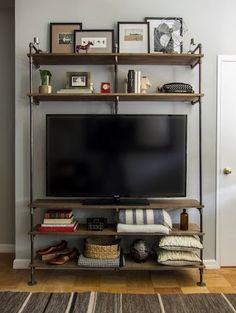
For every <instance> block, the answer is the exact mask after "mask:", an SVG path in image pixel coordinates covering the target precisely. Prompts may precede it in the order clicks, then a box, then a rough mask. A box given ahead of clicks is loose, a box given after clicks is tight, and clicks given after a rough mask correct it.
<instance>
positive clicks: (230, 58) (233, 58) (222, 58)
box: [216, 55, 236, 267]
mask: <svg viewBox="0 0 236 313" xmlns="http://www.w3.org/2000/svg"><path fill="white" fill-rule="evenodd" d="M225 62H236V55H218V60H217V122H216V123H217V124H216V134H217V151H216V157H217V162H216V263H217V265H218V267H220V266H221V250H220V248H221V245H220V238H221V236H220V235H221V224H220V217H221V210H220V200H221V191H220V178H221V175H222V173H221V169H220V146H221V142H220V138H221V109H222V106H221V104H222V103H221V95H222V91H221V87H222V79H221V74H222V65H223V63H225Z"/></svg>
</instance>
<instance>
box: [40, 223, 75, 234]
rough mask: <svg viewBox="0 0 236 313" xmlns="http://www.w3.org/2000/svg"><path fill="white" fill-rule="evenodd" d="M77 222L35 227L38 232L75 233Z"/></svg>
mask: <svg viewBox="0 0 236 313" xmlns="http://www.w3.org/2000/svg"><path fill="white" fill-rule="evenodd" d="M77 226H78V222H77V221H74V222H73V223H72V224H69V225H45V224H41V225H38V226H37V227H36V230H37V231H40V232H74V231H76V229H77Z"/></svg>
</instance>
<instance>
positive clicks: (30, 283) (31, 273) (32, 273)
mask: <svg viewBox="0 0 236 313" xmlns="http://www.w3.org/2000/svg"><path fill="white" fill-rule="evenodd" d="M36 284H37V281H36V280H35V279H34V268H33V267H31V269H30V281H29V282H28V285H29V286H33V285H36Z"/></svg>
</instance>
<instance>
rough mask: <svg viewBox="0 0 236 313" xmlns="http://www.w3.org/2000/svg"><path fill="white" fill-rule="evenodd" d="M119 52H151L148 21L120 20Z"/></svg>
mask: <svg viewBox="0 0 236 313" xmlns="http://www.w3.org/2000/svg"><path fill="white" fill-rule="evenodd" d="M117 25H118V52H120V53H122V52H127V53H128V52H131V53H132V52H136V53H138V52H140V53H142V52H143V53H147V52H149V32H148V23H147V22H118V23H117Z"/></svg>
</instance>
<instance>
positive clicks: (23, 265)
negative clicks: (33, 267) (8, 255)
mask: <svg viewBox="0 0 236 313" xmlns="http://www.w3.org/2000/svg"><path fill="white" fill-rule="evenodd" d="M29 264H30V260H29V259H15V260H14V262H13V268H14V269H15V270H25V269H29Z"/></svg>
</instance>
